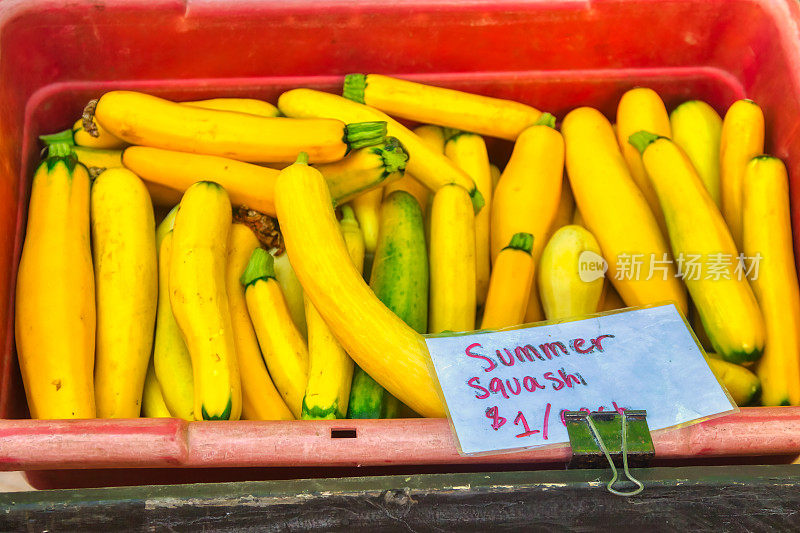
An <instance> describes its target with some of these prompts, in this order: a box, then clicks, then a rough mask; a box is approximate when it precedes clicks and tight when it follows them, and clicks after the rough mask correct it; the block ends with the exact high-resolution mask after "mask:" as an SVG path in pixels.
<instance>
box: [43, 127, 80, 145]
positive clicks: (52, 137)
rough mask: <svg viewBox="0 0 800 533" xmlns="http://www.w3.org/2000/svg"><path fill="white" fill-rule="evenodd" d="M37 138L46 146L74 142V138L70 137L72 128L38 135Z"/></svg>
mask: <svg viewBox="0 0 800 533" xmlns="http://www.w3.org/2000/svg"><path fill="white" fill-rule="evenodd" d="M39 140H40V141H42V142H43V143H44V144H46V145H47V146H50V145H52V144H56V143H58V144H63V143H66V144H72V145H74V144H75V139H74V138H73V137H72V129H68V130H64V131H59V132H58V133H50V134H48V135H39Z"/></svg>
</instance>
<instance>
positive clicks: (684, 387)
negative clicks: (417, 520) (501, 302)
mask: <svg viewBox="0 0 800 533" xmlns="http://www.w3.org/2000/svg"><path fill="white" fill-rule="evenodd" d="M425 340H426V342H427V344H428V350H429V351H430V353H431V359H432V360H433V365H434V367H435V369H436V374H437V376H438V378H439V383H440V385H441V387H442V391H443V393H444V397H445V400H446V402H447V407H448V411H449V412H450V418H451V420H452V423H453V426H454V428H455V431H456V437H457V439H458V442H459V446H460V447H461V452H462V453H464V454H476V453H488V452H498V451H508V450H512V449H518V448H527V447H534V446H544V445H548V444H558V443H564V442H568V441H569V438H568V436H567V429H566V422H565V421H564V413H565V412H566V411H577V410H585V411H602V410H616V411H620V410H622V409H646V410H647V423H648V425H649V427H650V430H651V431H654V430H658V429H665V428H668V427H672V426H677V425H681V424H686V423H688V422H691V421H695V420H700V419H702V418H706V417H709V416H712V415H717V414H721V413H727V412H732V411H735V410H736V406H735V404H733V403H732V402H731V400H730V399H729V398H728V396H727V395H726V394H725V391H724V389H723V388H722V387H721V386H720V385H719V383H718V382H717V379H716V378H715V377H714V374H713V373H712V372H711V370H710V369H709V367H708V364H707V363H706V362H705V359H704V358H703V354H702V352H701V351H700V349H699V348H698V347H697V344H696V343H695V341H694V339H693V338H692V335H691V333H690V331H689V329H688V328H687V327H686V324H685V322H684V321H683V319H682V317H681V315H680V313H679V312H678V311H677V309H676V308H675V306H674V305H672V304H669V305H661V306H655V307H647V308H641V309H634V310H631V311H626V312H622V313H615V314H610V315H605V316H598V317H593V318H588V319H584V320H576V321H572V322H563V323H560V324H550V325H544V326H535V327H530V328H525V329H516V330H510V331H499V332H491V333H475V334H470V335H462V336H452V337H431V338H426V339H425Z"/></svg>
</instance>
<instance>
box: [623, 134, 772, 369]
mask: <svg viewBox="0 0 800 533" xmlns="http://www.w3.org/2000/svg"><path fill="white" fill-rule="evenodd" d="M631 143H632V144H633V145H634V146H636V147H637V149H639V150H640V151H641V152H642V161H643V162H644V166H645V169H646V170H647V173H648V175H649V176H650V179H651V180H652V182H653V186H654V188H655V190H656V194H658V199H659V201H660V202H661V207H662V209H663V211H664V216H665V218H666V221H667V229H668V230H669V238H670V243H671V245H672V253H673V254H674V255H675V256H676V257H681V256H684V257H688V256H689V255H690V254H694V255H699V256H700V265H701V267H704V268H701V269H700V272H698V273H697V274H696V275H695V274H694V273H690V272H688V271H687V272H685V275H684V276H683V280H684V282H685V283H686V286H687V287H688V289H689V293H690V294H691V296H692V301H693V302H694V304H695V306H696V307H697V311H698V313H699V314H700V319H701V320H702V322H703V326H704V327H705V330H706V332H707V333H708V336H709V339H710V340H711V344H712V345H713V346H714V350H715V351H716V352H717V353H718V354H719V355H721V356H722V358H723V359H725V360H726V361H730V362H732V363H744V362H749V361H755V360H757V359H758V358H759V357H760V356H761V352H762V351H763V349H764V340H765V331H764V318H763V317H762V314H761V310H760V309H759V307H758V302H757V301H756V298H755V296H754V295H753V290H752V289H751V288H750V284H749V283H748V281H747V279H746V278H745V277H744V276H742V275H741V272H738V270H737V267H736V264H737V261H738V253H737V250H736V245H735V244H734V242H733V238H732V237H731V232H730V230H729V229H728V227H727V226H726V225H725V221H724V220H723V218H722V214H721V213H720V212H719V209H717V206H716V204H715V203H714V200H712V198H711V195H710V194H708V191H707V190H706V188H705V186H704V185H703V182H702V181H701V180H700V177H699V176H698V175H697V171H695V169H694V167H693V166H692V162H691V161H689V158H688V157H686V154H684V153H683V150H681V149H680V147H679V146H678V145H676V144H675V143H673V142H672V141H670V140H669V139H666V138H664V137H659V136H657V135H655V134H652V133H649V132H638V133H635V134H634V135H632V136H631Z"/></svg>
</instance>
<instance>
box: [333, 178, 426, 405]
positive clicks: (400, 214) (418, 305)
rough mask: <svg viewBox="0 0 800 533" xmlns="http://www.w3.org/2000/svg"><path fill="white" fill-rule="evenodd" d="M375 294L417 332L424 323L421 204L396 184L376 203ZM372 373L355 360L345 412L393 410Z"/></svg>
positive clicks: (424, 261)
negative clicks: (378, 218)
mask: <svg viewBox="0 0 800 533" xmlns="http://www.w3.org/2000/svg"><path fill="white" fill-rule="evenodd" d="M369 284H370V287H371V288H372V290H373V291H374V292H375V295H376V296H377V297H378V298H379V299H380V300H381V301H382V302H383V303H384V304H385V305H386V306H387V307H388V308H389V309H391V310H392V312H394V313H395V314H396V315H397V316H399V317H400V318H401V319H403V321H404V322H405V323H406V324H408V325H409V326H411V327H412V328H414V330H416V331H417V332H419V333H425V332H426V331H427V327H428V253H427V251H426V248H425V227H424V224H423V217H422V209H421V208H420V206H419V203H418V202H417V200H416V199H415V198H414V197H413V196H412V195H411V194H409V193H407V192H405V191H401V190H397V191H393V192H392V193H391V194H389V195H388V196H387V197H386V198H384V199H383V204H382V205H381V217H380V229H379V231H378V245H377V248H376V249H375V257H374V261H373V264H372V271H371V274H370V283H369ZM390 397H391V395H390V394H389V393H387V392H386V391H385V390H384V389H383V388H382V387H381V386H380V385H378V383H377V382H375V380H374V379H372V378H371V377H370V376H369V375H367V373H366V372H364V371H363V370H361V368H359V367H358V366H356V367H355V369H354V371H353V383H352V386H351V388H350V402H349V404H348V410H347V417H348V418H388V417H395V416H397V412H398V408H399V402H397V400H395V401H394V402H392V400H391V399H390Z"/></svg>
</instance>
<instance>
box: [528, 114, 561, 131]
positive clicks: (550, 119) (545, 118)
mask: <svg viewBox="0 0 800 533" xmlns="http://www.w3.org/2000/svg"><path fill="white" fill-rule="evenodd" d="M533 125H534V126H547V127H548V128H553V129H556V117H554V116H553V115H551V114H550V113H542V116H540V117H539V120H537V121H536V122H535V123H534V124H533Z"/></svg>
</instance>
